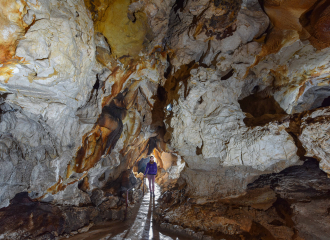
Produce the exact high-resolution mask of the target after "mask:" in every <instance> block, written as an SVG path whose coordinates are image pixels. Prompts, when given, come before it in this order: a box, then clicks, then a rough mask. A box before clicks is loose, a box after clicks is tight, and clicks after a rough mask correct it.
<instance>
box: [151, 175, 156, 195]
mask: <svg viewBox="0 0 330 240" xmlns="http://www.w3.org/2000/svg"><path fill="white" fill-rule="evenodd" d="M155 177H156V175H152V177H151V182H152V193H154V191H155Z"/></svg>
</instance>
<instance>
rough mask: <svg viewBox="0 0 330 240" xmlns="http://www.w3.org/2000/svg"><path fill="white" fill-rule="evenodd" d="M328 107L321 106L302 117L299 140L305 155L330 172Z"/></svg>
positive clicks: (329, 112)
mask: <svg viewBox="0 0 330 240" xmlns="http://www.w3.org/2000/svg"><path fill="white" fill-rule="evenodd" d="M329 119H330V109H329V108H323V109H320V110H317V111H315V112H313V113H311V114H307V115H305V116H304V118H303V119H302V123H301V129H302V132H301V135H300V136H299V140H300V141H301V143H302V144H303V146H304V148H305V149H306V151H307V152H306V155H305V156H307V157H315V158H316V159H318V160H319V161H320V168H321V169H322V170H323V171H324V172H326V173H327V174H328V175H329V174H330V158H329V154H330V134H329V132H330V123H329Z"/></svg>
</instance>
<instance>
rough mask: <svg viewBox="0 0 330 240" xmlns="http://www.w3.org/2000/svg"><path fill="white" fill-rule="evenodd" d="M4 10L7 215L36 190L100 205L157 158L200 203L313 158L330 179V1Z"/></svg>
mask: <svg viewBox="0 0 330 240" xmlns="http://www.w3.org/2000/svg"><path fill="white" fill-rule="evenodd" d="M0 11H1V16H0V22H1V26H0V48H1V49H0V50H1V51H0V117H1V121H0V132H1V134H0V142H1V144H0V147H1V148H0V208H4V207H8V206H9V204H10V200H12V199H13V198H14V197H15V195H16V194H18V193H22V192H27V193H28V197H26V196H25V197H26V199H28V201H30V200H31V201H41V202H43V203H44V204H57V205H61V206H70V207H72V208H74V207H73V206H75V207H79V206H85V205H88V204H92V205H93V204H94V205H95V203H94V202H93V201H94V200H93V199H92V198H93V197H92V196H93V192H95V191H96V190H97V191H98V190H100V189H102V191H106V188H107V186H110V185H111V183H112V182H113V181H116V180H117V179H120V176H122V173H123V172H125V171H126V170H127V169H134V166H136V164H137V163H138V162H139V160H141V159H143V158H145V157H147V156H148V155H149V154H153V155H155V157H156V158H157V159H159V166H160V168H161V169H162V170H161V176H159V179H158V182H159V183H161V184H164V185H165V183H166V182H171V183H172V182H175V181H176V180H177V179H179V180H178V181H181V182H185V193H184V194H185V196H186V197H191V198H194V199H197V200H196V201H197V202H196V204H205V203H210V202H211V203H212V202H213V201H215V199H219V198H220V199H223V198H229V199H234V198H237V197H241V196H243V195H245V194H246V193H247V191H248V190H249V188H248V186H249V183H252V182H254V181H255V180H256V179H258V177H259V176H260V175H262V174H271V173H279V172H281V171H283V170H284V169H286V168H288V167H292V166H295V165H298V166H299V165H302V164H303V163H304V160H305V159H306V157H313V158H315V159H317V160H318V161H319V168H320V169H321V170H322V171H324V172H325V173H327V174H329V173H330V170H329V164H330V160H329V159H328V153H329V137H328V135H329V134H328V132H329V125H328V119H329V117H328V116H329V111H328V108H329V106H328V105H327V104H326V101H327V100H326V99H328V97H329V96H330V91H329V87H328V85H329V63H330V59H329V51H330V50H329V49H330V48H329V40H328V31H327V26H328V24H329V23H328V22H329V18H328V11H329V3H328V1H325V0H324V1H323V0H319V1H317V0H315V1H294V0H281V1H272V0H264V1H257V0H240V1H231V0H226V1H217V0H203V1H192V0H184V1H174V0H165V1H161V0H143V1H142V0H141V1H129V0H125V1H121V0H114V1H112V0H111V1H110V0H104V1H93V0H84V1H82V0H66V1H58V0H51V1H44V0H26V1H6V0H4V1H1V3H0ZM322 107H323V108H322ZM118 181H119V180H118ZM109 184H110V185H109ZM102 194H104V193H102ZM25 197H24V199H25ZM14 202H15V201H14ZM299 204H300V203H299ZM299 204H298V205H299ZM317 204H321V205H322V204H323V203H317ZM298 205H297V208H298V207H301V208H303V206H300V205H299V206H298ZM47 206H48V205H47ZM310 206H311V207H313V206H312V204H311V205H310ZM95 207H98V206H96V205H95ZM77 209H78V208H77ZM56 211H57V210H56ZM182 214H184V212H182ZM296 224H298V225H299V224H300V225H301V226H304V224H306V223H304V222H299V221H298V220H297V221H296ZM253 226H254V225H253ZM288 231H289V230H288ZM290 231H291V230H290ZM290 234H291V233H290ZM290 234H289V235H290ZM306 234H307V233H306ZM308 234H312V233H308ZM308 234H307V235H308ZM313 234H314V233H313ZM307 235H306V236H307Z"/></svg>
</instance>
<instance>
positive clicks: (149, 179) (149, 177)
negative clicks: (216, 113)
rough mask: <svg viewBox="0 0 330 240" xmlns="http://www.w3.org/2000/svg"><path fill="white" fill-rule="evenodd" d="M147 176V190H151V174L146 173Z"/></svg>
mask: <svg viewBox="0 0 330 240" xmlns="http://www.w3.org/2000/svg"><path fill="white" fill-rule="evenodd" d="M147 177H148V183H149V190H150V192H152V191H151V183H152V175H149V174H147Z"/></svg>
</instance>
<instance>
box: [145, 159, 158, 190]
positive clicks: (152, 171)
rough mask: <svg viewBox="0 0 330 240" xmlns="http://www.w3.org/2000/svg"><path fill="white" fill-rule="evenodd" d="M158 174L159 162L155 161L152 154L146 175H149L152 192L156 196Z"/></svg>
mask: <svg viewBox="0 0 330 240" xmlns="http://www.w3.org/2000/svg"><path fill="white" fill-rule="evenodd" d="M156 174H157V163H155V160H154V156H150V161H149V162H148V163H147V167H146V170H145V172H144V176H146V175H147V177H148V182H149V190H150V194H151V195H153V196H155V177H156Z"/></svg>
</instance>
